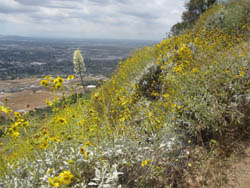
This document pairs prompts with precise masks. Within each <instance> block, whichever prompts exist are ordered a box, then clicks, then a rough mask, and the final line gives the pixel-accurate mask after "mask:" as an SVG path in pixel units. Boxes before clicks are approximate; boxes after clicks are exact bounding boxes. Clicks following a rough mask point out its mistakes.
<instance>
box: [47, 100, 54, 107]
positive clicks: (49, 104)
mask: <svg viewBox="0 0 250 188" xmlns="http://www.w3.org/2000/svg"><path fill="white" fill-rule="evenodd" d="M45 102H46V104H47V106H52V104H53V103H52V102H51V101H50V100H48V99H46V101H45Z"/></svg>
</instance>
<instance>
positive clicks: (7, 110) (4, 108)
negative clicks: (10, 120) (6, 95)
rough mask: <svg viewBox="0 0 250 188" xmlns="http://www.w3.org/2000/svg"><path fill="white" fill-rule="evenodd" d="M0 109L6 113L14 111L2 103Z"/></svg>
mask: <svg viewBox="0 0 250 188" xmlns="http://www.w3.org/2000/svg"><path fill="white" fill-rule="evenodd" d="M0 111H2V112H3V113H5V114H10V113H11V112H12V109H10V108H8V107H6V106H3V105H0Z"/></svg>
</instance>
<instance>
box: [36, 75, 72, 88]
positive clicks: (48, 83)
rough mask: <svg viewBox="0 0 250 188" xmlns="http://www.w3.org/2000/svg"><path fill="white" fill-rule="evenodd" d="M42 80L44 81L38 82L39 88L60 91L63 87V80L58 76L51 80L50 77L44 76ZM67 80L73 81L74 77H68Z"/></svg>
mask: <svg viewBox="0 0 250 188" xmlns="http://www.w3.org/2000/svg"><path fill="white" fill-rule="evenodd" d="M44 79H45V80H41V82H40V85H41V86H44V87H46V88H50V89H51V90H54V89H62V87H63V82H64V79H63V78H62V77H60V76H58V77H57V78H53V77H51V76H45V77H44ZM68 79H74V76H73V75H70V76H69V77H68Z"/></svg>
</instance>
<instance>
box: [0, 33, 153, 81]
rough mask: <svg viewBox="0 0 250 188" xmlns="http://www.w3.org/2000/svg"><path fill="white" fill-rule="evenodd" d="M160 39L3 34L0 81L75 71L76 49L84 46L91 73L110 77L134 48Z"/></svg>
mask: <svg viewBox="0 0 250 188" xmlns="http://www.w3.org/2000/svg"><path fill="white" fill-rule="evenodd" d="M155 43H156V41H140V40H103V39H101V40H99V39H86V40H83V39H79V40H76V39H73V40H70V39H45V38H28V37H19V36H1V35H0V80H11V79H17V78H25V77H33V76H35V77H42V76H44V75H52V76H55V75H60V76H66V75H69V74H73V64H72V58H73V52H74V50H75V49H76V48H80V50H81V52H82V54H83V56H84V58H85V64H86V67H87V73H86V74H87V75H94V76H96V75H100V74H101V75H104V76H110V74H111V73H112V71H114V69H115V68H116V66H117V63H118V62H119V61H120V60H122V59H124V58H126V57H128V56H129V55H130V52H131V51H132V50H133V49H136V48H139V47H143V46H152V45H153V44H155Z"/></svg>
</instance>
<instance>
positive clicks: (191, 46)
mask: <svg viewBox="0 0 250 188" xmlns="http://www.w3.org/2000/svg"><path fill="white" fill-rule="evenodd" d="M240 2H241V3H242V4H244V3H248V2H247V1H244V0H242V1H240ZM244 5H246V4H244ZM233 6H240V5H239V4H238V2H236V3H235V2H230V4H226V5H224V4H220V5H214V6H213V7H212V8H211V9H209V10H208V11H207V12H205V13H204V14H203V15H202V16H201V17H200V20H198V22H197V23H196V26H195V27H194V29H193V30H190V31H189V32H186V33H183V34H181V35H175V36H172V37H170V38H167V39H165V40H163V41H162V42H160V43H159V44H157V45H155V46H153V47H145V48H143V49H138V50H136V51H134V52H133V54H132V55H131V57H130V58H128V59H126V60H125V61H122V62H120V65H119V68H118V69H117V71H116V72H114V73H113V76H112V78H111V79H110V80H108V81H105V82H104V84H103V85H101V86H100V87H99V88H98V89H97V90H96V91H95V92H94V93H93V94H92V96H91V98H90V99H84V98H78V97H76V99H75V100H76V102H75V103H74V104H71V103H70V102H68V103H67V102H65V103H64V105H63V107H62V108H60V109H58V107H57V105H53V103H54V104H56V101H57V99H55V101H47V104H48V106H52V111H53V114H52V115H50V116H47V114H46V113H44V114H43V116H42V119H40V120H37V119H35V118H33V119H32V118H31V117H30V116H28V115H25V114H20V113H17V112H12V111H11V109H9V108H8V107H7V106H6V105H5V106H4V105H2V106H0V110H1V111H2V112H4V113H5V114H6V115H7V116H8V117H9V120H10V122H11V123H10V124H6V125H4V126H3V129H2V130H3V132H4V133H5V136H4V137H2V138H1V146H0V147H1V148H0V152H1V155H0V170H1V176H0V186H3V187H99V188H104V187H107V188H109V187H124V188H126V187H128V188H129V187H131V188H132V187H133V188H134V187H149V188H150V187H152V188H153V187H156V188H157V187H159V188H160V187H209V186H210V187H212V186H214V187H219V186H223V185H224V184H225V183H226V175H225V174H223V167H224V166H225V165H226V163H225V162H224V159H226V158H227V157H228V156H230V155H231V154H232V153H233V151H234V150H235V149H234V148H235V146H236V144H237V143H239V142H241V141H244V140H247V139H249V132H250V130H249V129H250V128H249V124H250V116H249V114H250V69H249V67H250V66H249V64H250V63H249V62H250V61H249V59H250V56H249V23H248V22H249V20H247V19H245V16H247V15H245V16H238V18H239V20H240V23H241V24H240V25H238V24H237V26H236V27H231V26H230V27H231V29H234V30H232V32H229V30H228V28H226V29H225V27H224V25H223V24H224V23H227V22H229V21H230V18H228V17H225V18H227V19H222V20H220V22H217V21H215V23H216V24H211V19H212V18H211V17H214V15H215V13H218V14H220V11H221V10H223V12H225V13H227V12H228V11H229V12H230V11H232V7H233ZM209 11H211V12H213V14H210V12H209ZM235 14H238V13H235ZM225 15H227V14H225ZM215 17H216V16H215ZM218 17H219V18H221V17H220V16H218ZM233 21H234V20H233ZM207 23H209V24H207ZM219 23H220V24H219ZM218 24H219V25H218ZM232 25H233V24H232ZM227 26H228V24H227ZM71 78H72V77H69V79H71ZM41 84H42V85H44V86H45V87H49V88H51V90H52V91H53V92H54V91H62V92H63V78H61V77H58V78H52V77H46V78H45V79H44V80H43V81H42V82H41ZM215 171H216V175H215Z"/></svg>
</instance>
